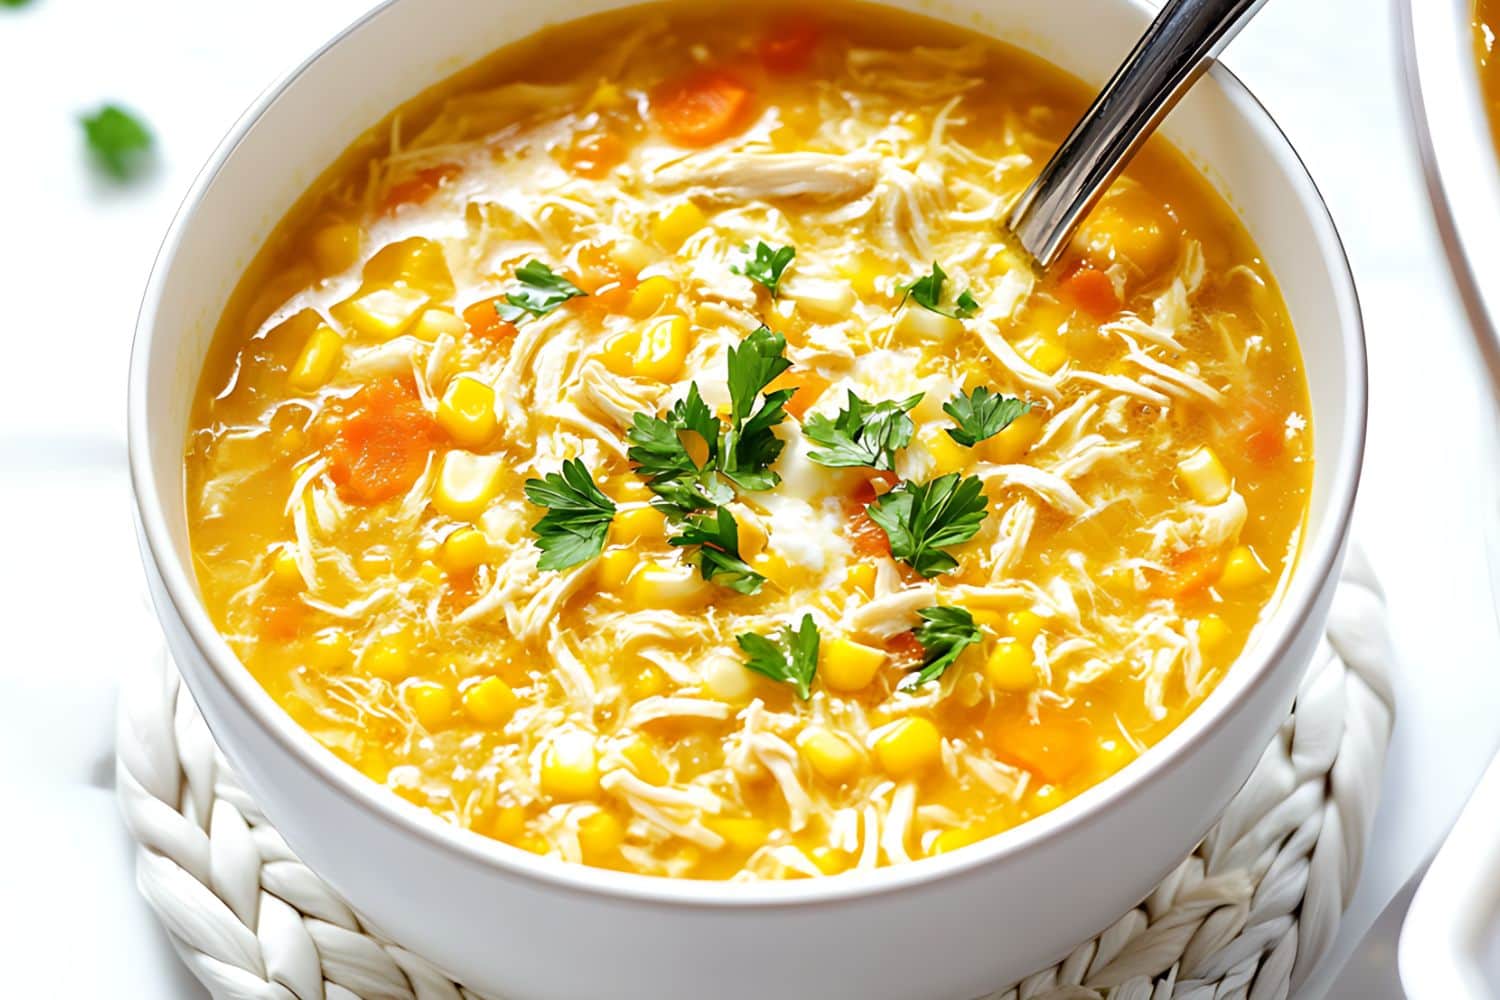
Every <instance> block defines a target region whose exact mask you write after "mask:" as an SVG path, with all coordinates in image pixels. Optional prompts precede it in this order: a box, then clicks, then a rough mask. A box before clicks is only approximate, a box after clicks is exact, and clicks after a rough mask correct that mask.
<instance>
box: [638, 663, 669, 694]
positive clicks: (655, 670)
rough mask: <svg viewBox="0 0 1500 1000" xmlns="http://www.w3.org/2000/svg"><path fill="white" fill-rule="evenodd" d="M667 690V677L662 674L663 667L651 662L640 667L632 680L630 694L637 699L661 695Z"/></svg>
mask: <svg viewBox="0 0 1500 1000" xmlns="http://www.w3.org/2000/svg"><path fill="white" fill-rule="evenodd" d="M666 689H667V675H666V674H664V673H662V670H661V667H658V666H657V665H656V664H654V663H652V662H651V661H649V660H647V661H645V662H643V663H642V664H641V665H640V668H639V669H637V670H636V672H635V676H634V677H633V678H631V680H630V693H631V694H632V695H634V696H635V697H636V698H637V699H640V698H649V697H651V696H652V695H656V694H661V693H662V692H663V691H665V690H666Z"/></svg>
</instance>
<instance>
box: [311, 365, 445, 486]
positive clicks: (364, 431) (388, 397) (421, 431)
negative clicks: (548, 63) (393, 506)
mask: <svg viewBox="0 0 1500 1000" xmlns="http://www.w3.org/2000/svg"><path fill="white" fill-rule="evenodd" d="M437 438H438V435H437V426H436V424H435V422H434V421H433V419H432V417H431V416H429V415H428V413H427V411H426V410H425V409H423V408H422V402H421V400H420V399H419V398H418V397H417V393H416V390H415V389H413V388H412V387H410V386H409V385H407V384H406V383H404V382H401V381H398V380H397V379H393V378H388V379H382V380H381V381H378V382H372V383H371V384H369V385H367V386H365V387H364V388H363V389H361V390H359V392H357V393H355V394H354V396H353V397H351V398H350V399H349V401H348V403H347V412H346V416H345V417H344V418H343V420H341V421H340V422H339V425H338V430H337V431H335V432H334V437H333V441H332V442H331V444H330V445H329V449H328V461H329V470H328V471H329V475H330V476H332V478H333V481H334V483H335V484H336V485H337V486H338V488H339V494H340V495H341V496H343V498H344V499H345V500H348V501H349V502H350V503H357V504H366V505H368V504H376V503H381V502H382V501H385V500H390V499H392V498H393V497H398V496H400V495H401V494H403V493H405V492H406V491H407V490H409V489H411V487H412V484H414V483H415V482H416V481H417V479H418V478H419V477H420V476H421V475H422V471H423V470H424V469H425V468H427V461H428V459H429V458H430V457H431V454H432V448H433V445H434V443H435V442H436V441H437Z"/></svg>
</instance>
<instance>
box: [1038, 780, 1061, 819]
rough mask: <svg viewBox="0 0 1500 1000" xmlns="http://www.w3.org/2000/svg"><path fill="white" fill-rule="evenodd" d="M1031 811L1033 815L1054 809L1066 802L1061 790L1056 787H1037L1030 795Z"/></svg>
mask: <svg viewBox="0 0 1500 1000" xmlns="http://www.w3.org/2000/svg"><path fill="white" fill-rule="evenodd" d="M1030 797H1031V811H1032V813H1033V814H1034V815H1036V814H1040V813H1044V812H1048V811H1050V810H1052V809H1056V808H1057V807H1058V806H1060V805H1062V804H1063V803H1064V802H1066V801H1067V796H1066V795H1064V794H1063V790H1062V789H1061V788H1058V787H1057V786H1056V785H1039V786H1037V787H1036V788H1035V789H1034V790H1033V791H1032V793H1031V796H1030Z"/></svg>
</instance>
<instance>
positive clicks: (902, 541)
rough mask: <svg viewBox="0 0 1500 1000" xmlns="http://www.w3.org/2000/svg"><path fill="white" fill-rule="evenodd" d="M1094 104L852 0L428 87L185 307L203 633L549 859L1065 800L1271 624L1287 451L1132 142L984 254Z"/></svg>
mask: <svg viewBox="0 0 1500 1000" xmlns="http://www.w3.org/2000/svg"><path fill="white" fill-rule="evenodd" d="M1086 98H1087V95H1086V92H1085V91H1084V90H1083V88H1082V87H1081V86H1080V85H1079V84H1077V83H1076V82H1075V81H1073V80H1072V79H1070V78H1068V77H1066V76H1065V75H1063V74H1062V73H1060V72H1059V71H1058V70H1056V69H1055V68H1052V67H1050V66H1048V65H1045V64H1043V63H1041V62H1039V61H1038V60H1036V59H1034V58H1031V57H1029V56H1027V55H1024V54H1022V53H1020V52H1017V51H1015V50H1013V49H1010V48H1007V47H1004V46H1001V45H998V44H995V43H993V42H990V41H987V40H984V39H982V38H980V37H978V36H974V35H971V34H967V33H963V32H960V31H958V30H956V29H953V28H950V27H946V26H943V25H939V24H937V23H935V22H931V21H927V20H923V19H919V18H916V17H912V16H908V15H904V14H898V13H895V12H891V11H886V10H882V9H878V8H871V7H862V6H845V5H830V6H829V7H828V8H827V9H826V10H824V9H820V12H819V14H818V17H817V20H815V21H810V20H806V19H804V18H802V17H799V16H798V15H796V14H794V13H790V12H787V11H776V10H767V9H766V8H765V7H763V6H754V7H749V6H745V7H741V6H727V7H725V6H715V7H714V8H713V9H711V10H710V9H706V8H705V7H704V5H692V6H657V7H644V8H635V9H632V10H630V11H626V12H620V13H614V14H608V15H603V16H600V17H596V18H593V19H590V20H586V21H583V22H578V23H573V24H568V25H565V26H561V27H557V28H553V29H549V30H548V31H546V32H544V33H543V34H541V35H539V36H538V37H537V38H535V39H532V40H530V41H528V42H526V43H523V44H521V45H519V46H517V47H515V48H513V49H510V50H506V51H504V52H501V53H498V54H497V55H495V56H494V57H492V58H491V59H489V60H487V61H486V62H484V63H483V64H481V65H480V66H477V67H475V68H473V69H471V70H468V71H466V72H465V73H463V74H461V75H460V76H459V77H457V78H455V79H454V80H453V81H450V82H449V83H447V84H444V85H443V86H441V87H439V88H437V89H435V90H434V91H432V92H430V93H428V94H425V95H423V96H422V97H420V98H419V99H417V100H416V101H414V102H412V103H411V104H410V105H408V106H406V107H404V108H402V109H401V110H400V111H399V112H398V113H397V114H395V115H393V116H392V117H391V118H390V119H389V120H387V121H386V122H384V123H382V124H381V125H380V126H379V127H378V128H376V129H374V130H373V131H372V132H371V133H370V135H369V136H367V137H366V138H365V139H363V140H361V142H360V143H358V144H357V145H356V146H355V147H354V148H353V149H352V150H351V151H350V152H349V154H348V155H347V156H346V157H345V158H344V159H343V160H342V161H341V162H340V163H339V164H338V165H337V166H336V167H335V168H334V169H332V170H331V171H330V172H329V173H328V174H327V175H325V177H324V178H323V179H322V180H321V181H320V182H319V183H318V184H317V185H316V186H315V187H314V189H313V190H311V191H310V192H309V194H308V195H307V196H306V197H305V198H304V199H303V200H302V202H301V203H300V204H299V205H298V206H297V207H296V208H295V209H294V210H293V211H292V212H291V213H290V215H289V216H288V218H287V219H286V221H285V222H284V223H283V224H282V225H281V227H280V228H279V229H278V230H277V232H276V234H275V236H274V237H273V238H272V239H271V240H270V241H269V243H268V245H267V247H266V248H265V250H264V251H263V253H262V254H261V255H260V257H259V259H258V261H257V262H256V264H255V265H254V266H253V267H252V268H251V270H250V272H249V273H248V274H247V276H246V278H245V280H244V282H243V283H242V285H241V287H240V288H239V290H238V291H237V292H236V294H235V296H234V297H233V299H232V300H231V302H230V304H229V305H228V306H227V308H226V310H225V313H224V316H223V319H222V321H221V324H220V329H219V331H218V335H217V338H216V342H215V344H216V346H215V348H214V351H213V353H212V355H211V357H210V360H209V362H208V364H207V366H206V368H205V372H204V375H203V379H202V383H201V386H200V390H199V395H198V398H197V401H196V404H195V411H194V418H193V430H192V433H191V436H190V440H189V442H188V445H187V451H186V460H185V470H186V477H187V483H188V504H189V516H190V525H191V536H192V546H193V551H194V556H195V560H196V570H197V575H198V580H199V583H200V586H201V588H202V592H203V595H204V598H205V600H206V603H207V606H208V608H209V610H210V613H211V614H212V616H213V618H214V620H215V621H216V623H217V624H218V626H219V627H220V629H221V630H222V631H223V633H224V634H225V636H226V637H227V638H228V640H229V642H230V644H231V646H232V647H233V648H234V650H235V651H236V653H237V654H238V655H239V657H240V658H241V659H242V661H243V662H244V663H245V665H246V666H247V667H248V669H249V670H250V671H251V672H252V673H253V674H254V676H255V677H256V678H257V679H258V680H259V681H260V683H261V684H263V685H264V686H265V688H266V689H267V690H268V691H269V692H270V693H271V695H272V696H273V697H274V698H275V699H276V701H277V702H278V703H279V704H280V705H281V706H282V707H283V708H284V709H285V710H286V711H287V712H288V713H289V714H290V715H291V716H292V717H293V718H294V719H295V720H296V721H297V722H298V723H299V724H300V725H302V726H303V727H304V728H306V729H307V730H308V732H309V733H311V734H312V736H313V737H314V738H316V739H317V740H318V741H319V742H320V743H322V744H323V745H324V746H326V747H328V748H329V749H331V750H332V751H333V752H334V753H335V754H337V755H338V756H340V757H341V758H343V759H344V760H346V761H348V762H349V764H350V765H352V766H354V767H356V768H358V769H360V770H361V771H362V772H364V773H365V774H366V775H367V776H369V777H370V778H371V779H372V780H374V781H376V782H379V783H381V784H384V785H385V786H387V787H388V788H390V789H391V790H392V791H394V792H395V793H397V794H399V795H401V796H403V797H405V798H407V799H409V800H410V801H412V802H415V803H417V804H419V805H421V806H423V807H425V808H428V809H430V810H432V811H434V812H435V813H437V814H438V815H440V816H443V817H444V818H446V819H448V820H450V821H451V822H454V823H457V824H460V825H462V826H465V827H468V828H470V829H473V830H475V831H477V832H479V833H481V834H484V835H486V836H490V837H494V838H498V839H500V840H503V841H506V842H508V843H511V844H514V845H517V846H519V847H522V848H524V849H527V850H530V851H534V852H536V853H538V854H545V855H548V856H551V857H556V858H561V859H565V860H568V861H574V862H583V863H586V864H591V865H598V866H604V867H610V868H617V869H621V870H625V871H633V872H641V873H646V874H655V875H667V876H679V877H691V878H711V879H725V878H738V879H756V878H785V877H798V876H821V875H831V874H837V873H839V872H843V871H847V870H851V869H856V868H868V867H875V866H883V865H888V864H894V863H900V862H905V861H908V860H912V859H917V858H921V857H925V856H930V855H933V854H938V853H942V852H944V851H948V850H953V849H956V848H960V847H963V846H965V845H967V844H971V843H973V842H975V841H977V840H979V839H982V838H983V837H986V836H989V835H992V834H994V833H998V832H1000V831H1003V830H1006V829H1009V828H1011V827H1013V826H1015V825H1017V824H1019V823H1022V822H1024V821H1026V820H1027V819H1029V818H1031V817H1034V816H1037V815H1039V814H1041V813H1044V812H1046V811H1048V810H1050V809H1052V808H1055V807H1056V806H1057V805H1059V804H1060V803H1062V802H1064V801H1066V800H1067V799H1069V798H1071V797H1073V796H1075V795H1077V794H1079V793H1080V792H1082V791H1084V790H1085V789H1087V788H1089V787H1091V786H1093V785H1094V784H1096V783H1098V782H1099V781H1100V780H1102V779H1103V778H1105V777H1107V776H1108V775H1110V774H1112V773H1114V772H1115V771H1117V770H1119V769H1120V768H1121V767H1123V766H1125V765H1126V764H1128V763H1129V762H1130V761H1131V760H1133V759H1134V758H1135V757H1137V756H1138V755H1139V754H1140V753H1141V752H1143V751H1144V750H1145V748H1147V747H1149V746H1150V745H1151V744H1152V743H1154V742H1156V741H1157V740H1159V739H1160V738H1161V737H1162V736H1163V735H1164V734H1165V733H1167V732H1168V731H1170V730H1171V729H1172V728H1173V727H1174V726H1175V725H1177V724H1178V723H1179V722H1180V721H1181V720H1182V719H1183V718H1184V717H1185V716H1186V715H1187V714H1188V713H1189V712H1191V711H1192V709H1193V708H1194V707H1195V706H1196V705H1198V704H1199V703H1200V702H1201V701H1202V700H1203V698H1204V697H1205V696H1206V695H1207V693H1208V692H1209V691H1210V690H1212V688H1213V686H1214V684H1215V683H1216V682H1217V681H1218V680H1219V679H1220V678H1221V677H1222V676H1223V674H1224V672H1225V671H1226V670H1227V669H1228V668H1229V666H1230V664H1231V663H1232V662H1233V660H1234V659H1235V657H1236V656H1237V655H1238V654H1239V652H1240V651H1241V649H1242V648H1243V647H1244V646H1245V644H1246V642H1247V640H1248V638H1249V636H1250V633H1251V631H1252V628H1253V627H1254V625H1255V624H1256V622H1257V621H1258V620H1259V619H1260V618H1261V617H1262V616H1263V615H1264V614H1265V613H1266V612H1267V610H1268V608H1270V607H1272V606H1273V605H1274V601H1275V598H1276V596H1277V594H1278V592H1279V588H1280V587H1281V585H1282V583H1283V581H1284V579H1285V577H1286V575H1287V574H1288V573H1289V572H1290V570H1291V568H1292V565H1293V563H1294V561H1295V558H1296V553H1297V549H1298V545H1299V541H1300V533H1301V530H1302V526H1303V521H1304V517H1305V513H1306V507H1307V497H1308V490H1309V486H1310V482H1311V474H1312V467H1311V458H1310V456H1311V444H1312V440H1311V430H1310V428H1309V427H1308V425H1307V415H1308V413H1309V408H1308V402H1307V389H1306V383H1305V378H1304V376H1303V373H1302V369H1301V360H1300V357H1299V355H1298V351H1297V346H1296V341H1295V338H1294V335H1293V331H1292V329H1291V326H1290V323H1289V320H1288V317H1287V314H1286V310H1285V307H1284V305H1283V303H1282V301H1281V299H1280V296H1279V293H1278V292H1277V288H1276V284H1275V281H1274V279H1273V277H1272V275H1271V274H1270V273H1269V271H1268V270H1267V268H1266V267H1265V265H1264V263H1263V262H1262V261H1261V260H1260V258H1259V257H1258V255H1257V252H1256V249H1255V247H1254V246H1253V245H1252V243H1251V242H1250V241H1249V239H1248V237H1247V236H1246V234H1245V233H1244V231H1243V230H1242V229H1241V228H1240V226H1239V224H1238V222H1237V221H1236V219H1235V218H1234V216H1233V214H1232V213H1231V212H1230V211H1229V209H1228V208H1227V207H1226V206H1225V205H1224V204H1223V202H1222V201H1221V200H1220V199H1219V198H1218V197H1217V196H1216V195H1215V194H1214V192H1213V191H1212V189H1211V188H1210V187H1209V186H1208V185H1207V183H1206V182H1205V181H1204V180H1203V179H1202V178H1201V177H1199V176H1198V175H1197V174H1196V173H1195V172H1194V171H1193V170H1192V169H1191V168H1190V167H1189V166H1187V164H1186V163H1185V162H1184V161H1183V160H1182V159H1181V158H1180V157H1179V156H1178V155H1177V154H1175V153H1174V152H1173V151H1172V150H1171V149H1170V148H1169V147H1167V146H1166V145H1165V144H1164V143H1162V142H1159V141H1157V142H1153V143H1151V144H1150V145H1149V146H1148V148H1147V149H1146V150H1145V152H1143V153H1142V155H1140V156H1139V157H1138V158H1137V159H1136V161H1135V162H1134V164H1133V165H1132V166H1131V168H1130V169H1129V170H1128V171H1127V173H1126V175H1125V177H1124V178H1123V179H1121V180H1120V181H1119V182H1117V183H1116V185H1115V186H1114V188H1113V189H1112V190H1111V192H1110V193H1109V195H1108V196H1107V198H1106V199H1105V200H1104V202H1102V204H1101V206H1100V207H1099V208H1098V209H1096V211H1095V212H1094V214H1093V215H1092V216H1091V218H1090V220H1089V222H1088V224H1087V226H1086V227H1085V229H1084V230H1083V231H1082V233H1081V234H1080V236H1079V238H1078V239H1077V241H1076V242H1075V246H1074V248H1073V249H1072V250H1071V251H1070V254H1069V256H1068V258H1067V260H1066V261H1065V262H1064V263H1063V264H1062V265H1060V266H1059V267H1058V268H1057V269H1056V270H1055V271H1054V272H1053V273H1050V274H1048V275H1047V276H1045V277H1042V278H1036V277H1035V276H1034V275H1033V274H1032V272H1031V270H1030V268H1029V266H1028V265H1027V264H1026V263H1025V262H1024V261H1022V260H1021V259H1019V258H1018V257H1017V256H1016V255H1015V253H1014V252H1012V251H1011V250H1008V249H1007V248H1006V247H1005V246H1004V244H1003V243H1002V242H1001V241H999V240H997V239H996V237H995V233H996V230H997V227H998V225H999V223H1000V220H1001V219H1002V218H1003V216H1004V209H1005V206H1006V205H1007V204H1008V203H1009V202H1010V200H1011V199H1013V198H1014V197H1015V195H1016V194H1018V193H1019V192H1020V190H1021V189H1022V188H1023V187H1024V186H1025V184H1026V183H1027V182H1028V181H1029V179H1030V178H1031V177H1032V176H1034V175H1035V172H1036V170H1037V169H1038V168H1039V167H1040V164H1041V163H1042V162H1043V161H1044V160H1045V158H1046V156H1047V154H1048V152H1049V151H1050V150H1051V149H1052V148H1053V147H1054V146H1055V145H1056V143H1057V142H1058V141H1059V140H1060V139H1061V137H1062V135H1063V134H1064V133H1065V131H1066V129H1067V127H1068V125H1069V124H1070V123H1071V122H1072V121H1073V120H1074V119H1075V117H1076V115H1077V114H1078V112H1079V111H1080V110H1081V109H1082V107H1083V106H1084V104H1085V102H1086ZM787 248H790V250H791V251H792V252H793V253H792V254H790V255H789V254H788V252H787ZM934 265H937V266H938V267H940V268H941V272H940V273H941V275H942V276H945V279H946V280H944V281H942V282H936V281H934V280H933V278H934V276H935V275H936V274H938V273H939V272H936V271H935V270H934ZM762 328H764V329H762ZM782 369H784V370H782ZM788 392H790V395H789V396H788V395H787V393H788ZM851 394H852V395H851ZM688 400H692V401H694V402H693V403H688V402H685V401H688ZM698 401H701V406H698V405H697V402H698ZM879 404H884V406H883V407H882V406H880V405H879ZM695 406H696V407H697V409H698V410H699V411H701V412H697V413H696V414H694V412H693V411H694V408H695ZM705 428H711V429H705ZM950 432H952V433H950ZM565 463H566V464H565ZM877 467H879V468H877ZM674 470H675V471H674ZM683 470H690V471H689V472H684V471H683ZM565 471H567V472H568V474H569V478H568V479H567V480H563V479H557V478H552V479H550V480H549V479H548V478H547V477H557V476H559V475H560V474H562V473H564V472H565ZM549 487H550V489H549ZM951 494H957V496H956V497H954V496H951ZM943 497H948V498H949V502H948V503H947V504H946V506H944V505H943V504H939V503H937V502H936V501H937V500H938V499H940V498H943ZM924 507H926V508H931V507H936V508H937V509H936V510H935V512H933V516H932V517H931V518H930V519H929V520H919V521H915V522H914V521H913V517H914V516H915V514H914V513H913V512H915V513H916V514H920V513H921V511H922V510H923V509H924ZM544 515H545V516H546V517H547V518H548V520H545V521H544V520H543V517H544ZM929 521H930V523H929ZM539 522H541V523H540V524H539ZM976 522H977V524H976ZM543 539H545V540H546V544H547V546H548V550H547V552H546V554H545V556H544V552H543V550H542V549H541V548H539V542H541V541H542V540H543ZM674 541H675V542H677V543H678V544H675V545H674V544H673V542H674ZM539 561H541V563H542V565H539ZM554 567H555V568H554ZM932 609H938V610H935V611H934V610H932ZM814 636H816V649H815V650H814V648H813V645H814V641H813V637H814ZM742 637H748V638H742ZM757 637H758V638H757ZM809 673H810V676H809Z"/></svg>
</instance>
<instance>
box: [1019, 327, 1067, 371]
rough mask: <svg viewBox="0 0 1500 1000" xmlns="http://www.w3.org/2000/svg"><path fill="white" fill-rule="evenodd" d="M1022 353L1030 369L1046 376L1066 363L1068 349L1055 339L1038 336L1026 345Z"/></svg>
mask: <svg viewBox="0 0 1500 1000" xmlns="http://www.w3.org/2000/svg"><path fill="white" fill-rule="evenodd" d="M1024 353H1025V357H1026V360H1027V361H1029V362H1030V363H1031V367H1033V368H1035V369H1036V370H1037V371H1040V372H1045V373H1046V374H1048V375H1051V374H1053V373H1055V372H1056V371H1057V370H1058V369H1059V368H1061V367H1062V366H1063V365H1065V364H1067V362H1068V349H1067V348H1066V347H1064V346H1063V345H1062V341H1060V340H1058V339H1057V338H1056V337H1048V336H1038V337H1036V338H1035V339H1033V340H1032V342H1031V343H1030V344H1029V345H1027V348H1026V351H1025V352H1024Z"/></svg>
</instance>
